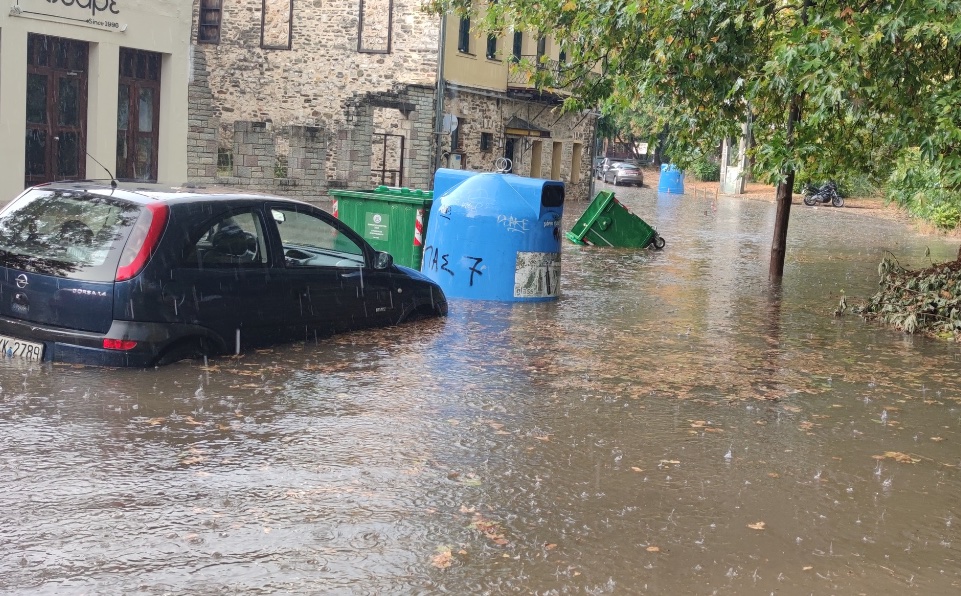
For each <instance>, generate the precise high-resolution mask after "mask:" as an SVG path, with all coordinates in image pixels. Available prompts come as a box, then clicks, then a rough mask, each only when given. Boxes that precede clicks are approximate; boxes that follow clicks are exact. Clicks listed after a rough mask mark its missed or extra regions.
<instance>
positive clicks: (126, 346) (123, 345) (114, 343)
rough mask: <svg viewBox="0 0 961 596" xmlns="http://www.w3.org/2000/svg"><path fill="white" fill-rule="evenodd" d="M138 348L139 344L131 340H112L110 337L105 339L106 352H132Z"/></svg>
mask: <svg viewBox="0 0 961 596" xmlns="http://www.w3.org/2000/svg"><path fill="white" fill-rule="evenodd" d="M136 347H137V342H135V341H133V340H131V339H110V338H109V337H105V338H103V348H104V349H105V350H122V351H124V352H126V351H127V350H132V349H134V348H136Z"/></svg>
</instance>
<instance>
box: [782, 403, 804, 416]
mask: <svg viewBox="0 0 961 596" xmlns="http://www.w3.org/2000/svg"><path fill="white" fill-rule="evenodd" d="M781 407H782V408H784V409H785V410H787V411H788V412H794V413H795V414H797V413H798V412H800V411H801V408H799V407H797V406H789V405H787V404H785V405H783V406H781Z"/></svg>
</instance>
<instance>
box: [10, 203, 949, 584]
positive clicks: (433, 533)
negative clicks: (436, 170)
mask: <svg viewBox="0 0 961 596" xmlns="http://www.w3.org/2000/svg"><path fill="white" fill-rule="evenodd" d="M617 194H618V197H619V198H620V199H621V200H622V202H624V203H625V204H626V205H628V206H629V207H630V208H631V209H632V210H633V211H635V213H637V214H638V215H640V216H641V217H642V218H643V219H644V220H645V221H647V222H648V223H650V224H651V225H654V226H656V227H657V229H658V231H659V232H660V233H661V234H662V235H663V236H664V238H665V239H666V240H667V247H666V248H665V249H664V250H663V251H660V252H655V251H653V250H641V251H637V250H620V249H597V248H592V247H578V246H575V245H573V244H571V243H569V242H567V241H564V245H563V251H564V252H563V265H562V276H561V282H562V289H561V298H560V299H559V300H558V301H556V302H553V303H541V304H532V303H524V304H503V303H489V302H468V301H461V300H455V301H452V302H451V305H450V317H448V318H447V319H445V320H430V321H422V322H418V323H415V324H412V325H405V326H401V327H396V328H391V329H384V330H375V331H365V332H359V333H352V334H348V335H343V336H338V337H335V338H333V339H332V340H329V341H326V342H323V343H320V344H313V343H311V344H307V345H294V346H281V347H276V348H274V349H272V350H265V351H260V352H255V353H251V354H247V355H245V356H244V357H241V358H221V359H217V360H214V361H211V362H210V365H209V366H207V367H204V366H202V365H200V364H196V363H194V364H189V363H180V364H177V365H173V366H169V367H166V368H163V369H157V370H146V371H124V370H99V369H94V368H77V367H69V366H51V365H32V364H24V363H18V362H14V361H10V360H7V359H4V360H0V528H2V530H0V592H2V593H11V594H12V593H29V594H71V593H74V594H101V593H102V594H120V593H134V592H138V593H143V594H168V593H176V594H236V593H244V594H269V593H276V594H292V593H293V594H321V593H323V594H409V593H425V594H434V593H451V594H499V593H523V594H526V593H532V594H604V593H611V594H635V593H637V594H643V593H651V594H715V593H717V594H769V593H783V594H808V593H812V594H827V593H838V594H854V593H868V594H900V593H903V592H906V591H909V592H913V593H918V594H934V593H951V592H957V591H958V590H959V589H961V519H955V518H961V507H959V504H958V503H959V500H958V494H959V490H961V449H959V445H961V432H959V431H961V380H959V375H958V370H959V365H961V360H959V354H961V350H959V348H958V346H957V345H955V344H952V343H943V342H938V341H933V340H929V339H925V338H922V337H912V336H905V335H903V334H901V333H898V332H896V331H891V330H885V329H880V328H878V327H875V326H873V325H870V324H866V323H864V322H862V321H861V320H860V319H859V318H858V317H856V316H854V315H851V314H848V315H845V316H843V317H839V318H835V317H834V316H832V311H834V309H835V308H836V307H837V305H838V301H839V299H840V296H841V294H842V292H843V293H844V295H845V296H846V297H847V300H848V304H854V303H856V302H857V301H858V300H859V299H866V298H868V297H870V296H871V295H872V294H873V293H874V291H875V288H876V286H877V281H878V274H877V266H878V263H879V262H880V260H881V257H882V255H883V253H884V251H885V250H887V251H891V253H893V254H894V255H895V256H896V257H897V259H898V260H899V261H900V263H901V264H902V265H904V266H911V267H919V266H924V265H925V264H928V263H930V261H931V260H933V261H934V262H939V261H943V260H948V259H952V258H954V256H955V255H956V254H957V249H958V246H957V241H950V240H944V239H940V238H933V237H922V236H917V235H914V234H913V233H911V232H910V231H909V230H906V229H905V228H904V227H903V224H899V223H897V222H894V221H887V220H882V219H875V218H872V217H870V216H866V215H864V214H863V213H862V212H859V210H858V209H856V208H847V207H846V208H842V209H833V208H829V207H828V208H825V207H818V208H809V207H805V206H803V205H797V204H796V205H794V206H793V209H792V216H791V224H790V230H789V236H788V257H787V263H786V267H785V276H784V283H783V286H782V287H781V288H779V289H775V288H772V287H771V286H770V285H769V283H768V280H767V271H768V260H769V252H770V248H769V247H770V242H771V236H772V231H773V222H774V205H773V203H768V202H764V201H750V200H737V199H730V198H723V197H722V198H720V199H718V200H717V201H716V202H715V201H712V200H711V199H695V198H694V197H693V196H690V195H688V196H684V197H678V196H660V197H658V196H657V195H656V193H654V192H652V191H650V190H649V189H629V190H621V189H618V190H617ZM586 206H587V205H586V204H568V205H567V208H566V210H567V213H566V215H565V229H570V227H571V225H573V223H574V221H575V220H576V218H577V216H579V215H580V213H581V212H582V211H583V210H584V208H586ZM928 250H929V251H930V256H926V252H927V251H928Z"/></svg>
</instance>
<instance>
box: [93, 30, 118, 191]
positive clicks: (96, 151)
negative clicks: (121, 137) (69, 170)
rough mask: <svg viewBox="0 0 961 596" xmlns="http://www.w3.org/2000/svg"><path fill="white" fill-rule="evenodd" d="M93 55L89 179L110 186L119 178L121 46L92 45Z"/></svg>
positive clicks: (107, 44) (110, 44) (111, 44)
mask: <svg viewBox="0 0 961 596" xmlns="http://www.w3.org/2000/svg"><path fill="white" fill-rule="evenodd" d="M89 51H90V78H89V79H88V83H87V154H88V155H87V178H89V179H91V180H104V181H105V182H106V179H107V178H110V177H111V176H116V175H117V92H118V88H119V86H120V85H119V83H118V81H117V74H118V73H119V72H120V46H118V45H117V44H113V43H91V44H90V50H89ZM94 159H96V161H94ZM97 161H99V162H100V163H101V164H103V167H101V166H100V165H98V164H97ZM104 168H106V170H109V173H107V171H105V170H104Z"/></svg>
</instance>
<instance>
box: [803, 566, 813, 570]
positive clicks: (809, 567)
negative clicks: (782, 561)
mask: <svg viewBox="0 0 961 596" xmlns="http://www.w3.org/2000/svg"><path fill="white" fill-rule="evenodd" d="M812 569H814V567H813V566H812V565H805V566H804V567H801V571H810V570H812Z"/></svg>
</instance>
